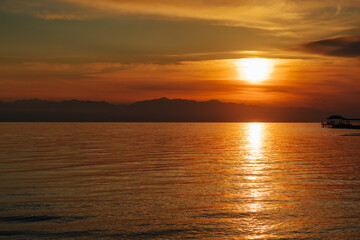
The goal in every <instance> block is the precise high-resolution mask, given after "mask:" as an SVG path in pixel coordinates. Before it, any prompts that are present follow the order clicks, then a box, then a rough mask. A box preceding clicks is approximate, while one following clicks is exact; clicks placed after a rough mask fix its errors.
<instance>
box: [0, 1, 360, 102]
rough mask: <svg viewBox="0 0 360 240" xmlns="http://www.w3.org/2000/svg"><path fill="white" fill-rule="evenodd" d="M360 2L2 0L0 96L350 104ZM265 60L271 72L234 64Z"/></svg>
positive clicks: (355, 90) (358, 96)
mask: <svg viewBox="0 0 360 240" xmlns="http://www.w3.org/2000/svg"><path fill="white" fill-rule="evenodd" d="M359 12H360V2H359V1H355V0H354V1H351V0H349V1H345V0H344V1H332V0H327V1H325V0H320V1H310V0H305V1H290V0H276V1H275V0H274V1H271V0H270V1H260V0H258V1H256V0H255V1H250V0H248V1H247V0H241V1H235V0H226V1H224V0H222V1H220V0H208V1H202V0H191V1H190V0H182V1H180V0H167V1H165V0H154V1H151V3H150V1H146V0H132V1H130V0H129V1H127V0H103V1H95V0H57V1H50V0H33V1H22V0H3V1H2V3H1V4H0V25H1V29H2V31H1V32H0V43H1V44H0V53H1V54H0V61H1V65H0V100H6V101H9V100H16V99H27V98H40V99H48V100H63V99H74V98H76V99H80V100H105V101H109V102H114V103H119V102H133V101H138V100H144V99H151V98H159V97H168V98H187V99H194V100H209V99H218V100H220V101H225V102H237V103H246V104H257V105H277V106H297V107H300V106H302V107H317V108H339V109H340V108H344V107H345V106H346V107H353V108H358V106H359V104H360V77H359V76H360V74H359V73H360V70H359V69H360V68H359V67H360V64H359V56H360V28H359V26H360V14H359ZM250 57H257V58H269V59H273V63H274V67H273V69H272V72H271V74H270V75H269V76H268V78H267V79H264V80H263V81H260V82H257V83H254V82H251V81H249V80H248V79H245V78H244V76H242V75H241V74H240V73H241V69H239V64H238V61H239V59H243V58H250Z"/></svg>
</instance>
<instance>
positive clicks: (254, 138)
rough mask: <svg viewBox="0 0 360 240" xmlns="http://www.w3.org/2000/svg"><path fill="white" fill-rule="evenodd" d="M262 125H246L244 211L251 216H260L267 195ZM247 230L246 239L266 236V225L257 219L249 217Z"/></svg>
mask: <svg viewBox="0 0 360 240" xmlns="http://www.w3.org/2000/svg"><path fill="white" fill-rule="evenodd" d="M264 128H265V125H264V123H248V124H247V133H248V136H247V142H248V144H247V146H246V148H247V153H248V154H247V155H246V165H245V166H246V169H245V170H246V173H247V176H246V178H245V179H247V180H248V185H249V187H248V196H249V201H248V204H246V206H245V209H244V210H245V211H247V212H249V213H251V214H252V215H253V216H258V215H261V213H260V212H261V211H262V210H263V209H264V208H265V206H264V199H265V198H266V196H268V195H269V189H268V188H267V187H266V186H265V183H264V179H263V178H264V176H263V175H262V174H263V169H264V167H265V164H264V160H265V159H264V156H263V147H264V131H265V129H264ZM247 225H248V228H249V229H251V231H250V233H251V234H250V235H249V236H248V237H247V238H248V239H264V238H266V237H269V236H267V235H266V234H264V233H265V232H268V230H269V229H268V228H269V227H268V225H266V224H265V223H264V222H263V221H261V220H259V217H250V218H249V219H248V222H247Z"/></svg>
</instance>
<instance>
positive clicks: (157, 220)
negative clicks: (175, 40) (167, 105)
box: [0, 123, 360, 239]
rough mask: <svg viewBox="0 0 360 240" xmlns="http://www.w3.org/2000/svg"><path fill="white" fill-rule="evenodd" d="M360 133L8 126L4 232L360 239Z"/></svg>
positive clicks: (1, 137)
mask: <svg viewBox="0 0 360 240" xmlns="http://www.w3.org/2000/svg"><path fill="white" fill-rule="evenodd" d="M359 133H360V131H359V130H346V129H323V128H321V127H320V124H319V123H316V124H300V123H294V124H286V123H279V124H277V123H264V124H261V123H0V201H1V202H0V239H360V137H359Z"/></svg>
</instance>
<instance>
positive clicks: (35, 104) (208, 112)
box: [0, 98, 330, 122]
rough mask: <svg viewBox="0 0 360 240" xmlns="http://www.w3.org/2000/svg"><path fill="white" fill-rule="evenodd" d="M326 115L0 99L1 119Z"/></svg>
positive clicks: (183, 104) (240, 107) (163, 103)
mask: <svg viewBox="0 0 360 240" xmlns="http://www.w3.org/2000/svg"><path fill="white" fill-rule="evenodd" d="M329 115H330V113H328V112H324V111H319V110H316V109H310V108H291V107H269V106H255V105H245V104H238V103H223V102H220V101H218V100H210V101H204V102H199V101H194V100H186V99H168V98H160V99H152V100H146V101H140V102H135V103H132V104H110V103H108V102H96V101H79V100H70V101H61V102H55V101H45V100H39V99H29V100H17V101H14V102H0V121H1V122H254V121H257V122H320V121H323V120H324V118H326V117H327V116H329Z"/></svg>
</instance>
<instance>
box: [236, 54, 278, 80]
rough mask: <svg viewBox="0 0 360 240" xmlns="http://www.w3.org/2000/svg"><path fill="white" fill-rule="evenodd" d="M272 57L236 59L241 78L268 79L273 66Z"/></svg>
mask: <svg viewBox="0 0 360 240" xmlns="http://www.w3.org/2000/svg"><path fill="white" fill-rule="evenodd" d="M274 61H275V60H273V59H266V58H243V59H239V60H238V61H237V67H238V71H239V73H240V76H241V79H242V80H247V81H251V82H260V81H264V80H266V79H268V78H269V77H270V74H271V72H272V71H273V66H274Z"/></svg>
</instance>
